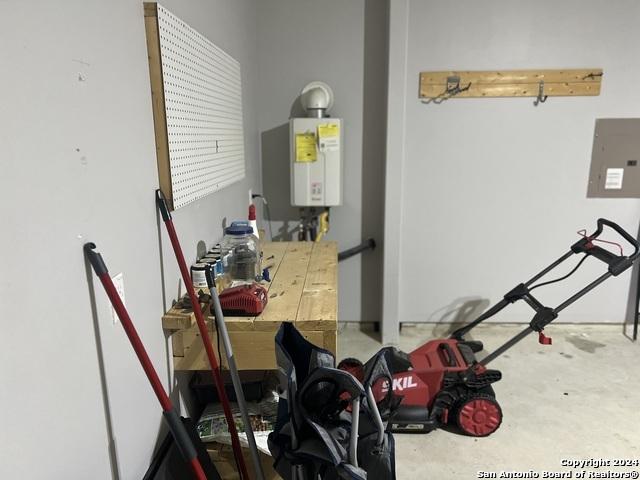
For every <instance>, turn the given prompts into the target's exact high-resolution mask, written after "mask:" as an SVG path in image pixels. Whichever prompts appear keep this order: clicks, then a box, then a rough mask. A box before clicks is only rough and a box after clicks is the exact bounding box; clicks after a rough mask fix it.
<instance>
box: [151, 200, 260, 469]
mask: <svg viewBox="0 0 640 480" xmlns="http://www.w3.org/2000/svg"><path fill="white" fill-rule="evenodd" d="M156 203H157V205H158V208H159V209H160V214H161V215H162V220H163V221H164V224H165V226H166V227H167V233H168V235H169V240H171V245H172V246H173V252H174V253H175V255H176V260H177V261H178V267H179V268H180V274H181V275H182V281H183V282H184V285H185V287H186V289H187V293H188V295H189V299H190V300H191V305H192V306H193V313H194V314H195V316H196V323H197V324H198V330H199V331H200V338H201V340H202V344H203V345H204V349H205V352H206V354H207V359H208V360H209V365H210V367H211V373H212V374H213V381H214V383H215V386H216V390H217V392H218V398H219V399H220V403H221V404H222V410H223V411H224V416H225V418H226V419H227V426H228V428H229V433H230V434H231V447H232V448H233V456H234V457H235V460H236V465H237V467H238V472H239V473H240V478H241V480H242V479H243V480H250V477H249V473H248V471H247V465H246V464H245V461H244V457H243V456H242V447H241V446H240V438H239V436H238V430H237V428H236V424H235V422H234V420H233V414H232V413H231V406H230V405H229V399H228V398H227V393H226V392H225V389H224V382H223V381H222V376H221V375H220V365H219V363H218V360H217V358H216V354H215V352H214V351H213V345H212V344H211V341H210V339H209V333H208V332H207V324H206V322H205V320H204V316H203V315H202V309H201V308H200V302H199V301H198V297H197V296H196V292H195V289H194V288H193V282H192V281H191V275H190V274H189V270H188V269H187V262H186V261H185V259H184V255H183V254H182V247H180V241H179V240H178V234H177V233H176V229H175V227H174V226H173V220H172V219H171V214H170V213H169V208H168V207H167V202H166V201H165V199H164V195H162V192H161V191H160V190H156Z"/></svg>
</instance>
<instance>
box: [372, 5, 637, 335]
mask: <svg viewBox="0 0 640 480" xmlns="http://www.w3.org/2000/svg"><path fill="white" fill-rule="evenodd" d="M638 18H640V4H638V3H637V2H634V1H630V0H627V1H620V2H613V3H612V2H607V1H603V0H589V1H578V0H573V1H565V2H554V1H551V0H542V1H535V2H534V1H522V2H512V1H508V0H500V1H498V0H494V1H491V2H482V3H479V2H474V1H471V0H462V1H459V2H453V3H451V2H449V3H447V2H436V1H424V0H399V1H398V2H396V1H394V2H392V11H391V23H392V29H391V39H390V43H391V55H390V64H391V71H392V74H391V75H392V77H391V80H390V82H391V83H390V85H391V87H390V98H394V99H395V100H397V101H399V102H401V104H400V105H396V106H395V109H394V110H393V111H391V110H390V115H389V120H388V122H389V128H390V129H391V128H392V126H396V128H395V130H394V131H393V132H391V131H390V136H389V141H390V143H389V154H388V156H387V162H388V164H387V173H388V174H389V172H393V175H392V176H388V177H387V207H388V208H387V224H386V228H387V231H386V238H387V251H389V250H390V249H391V245H390V244H389V239H392V240H393V241H394V242H395V243H394V247H396V249H394V250H393V252H392V253H393V258H392V257H390V258H388V259H385V268H386V267H389V270H388V271H391V268H393V267H396V268H397V277H396V276H394V277H393V278H389V277H387V278H386V280H388V281H387V282H385V307H388V308H385V319H384V325H385V327H386V328H385V330H386V333H385V340H387V341H394V340H395V339H396V338H397V336H396V329H397V321H398V320H400V321H403V322H424V321H435V322H439V321H450V320H451V319H453V318H455V317H456V314H457V313H459V307H461V306H462V305H464V304H465V303H466V302H468V301H472V302H475V301H477V300H480V301H481V302H483V301H487V300H491V301H496V300H497V299H499V298H500V297H501V295H503V294H504V293H505V292H506V291H507V290H508V289H509V288H511V287H512V286H513V285H515V284H516V283H518V282H519V281H523V280H525V279H526V277H527V276H529V275H532V274H533V273H535V272H536V271H537V270H539V269H541V268H542V267H543V266H545V265H546V264H547V263H551V261H552V260H553V259H555V258H556V257H558V256H559V255H560V254H562V253H563V251H564V250H566V248H567V247H568V246H569V245H570V244H571V243H573V242H574V241H575V240H576V239H577V238H578V237H577V236H576V235H575V231H576V230H578V229H580V228H583V227H585V228H587V229H593V228H594V227H595V220H596V219H597V218H598V217H600V216H603V217H609V218H611V219H614V220H616V221H618V222H619V223H620V224H621V225H622V226H624V227H625V228H627V229H629V231H631V232H635V231H637V223H638V218H639V215H640V204H639V202H638V201H637V200H628V199H626V200H625V199H620V200H608V199H587V198H586V185H587V178H588V171H589V162H590V157H591V144H592V136H593V128H594V121H595V119H596V118H598V117H638V116H639V113H640V111H639V110H638V105H640V91H639V90H638V89H637V88H636V84H635V80H634V77H636V76H637V75H638V74H640V64H639V63H638V58H640V32H639V31H638V29H637V19H638ZM394 22H395V26H396V27H397V28H395V29H394ZM596 33H597V34H596ZM394 66H395V67H398V68H400V69H401V71H399V72H398V71H396V70H394ZM581 67H602V68H603V69H604V72H605V74H604V78H603V84H602V85H603V86H602V93H601V95H600V96H599V97H574V98H549V99H548V100H547V102H546V103H545V104H542V105H540V106H539V107H537V108H534V107H533V106H532V100H533V99H531V98H520V99H517V98H499V99H461V100H451V101H448V102H445V103H443V104H441V105H424V104H422V103H421V102H420V100H419V99H418V96H417V95H418V92H417V89H418V74H419V72H420V71H424V70H467V69H468V70H493V69H518V68H521V69H535V68H581ZM402 69H404V70H402ZM402 77H404V78H402ZM390 105H391V101H390ZM398 125H401V126H402V125H403V127H402V128H397V126H398ZM392 145H393V146H394V147H392ZM400 186H402V188H400ZM398 193H400V196H399V198H398V197H397V196H395V197H394V195H397V194H398ZM391 197H392V198H393V200H390V198H391ZM389 202H391V203H392V204H393V205H391V204H390V203H389ZM392 207H393V211H390V210H389V209H390V208H392ZM390 216H393V221H390V220H389V219H390ZM596 267H600V268H602V266H601V265H597V264H596V262H595V261H593V262H587V263H586V264H585V274H584V275H579V276H577V278H576V279H575V281H573V282H570V283H569V284H568V285H567V286H565V287H561V288H559V289H556V290H555V292H556V293H553V292H551V291H550V292H549V293H544V294H543V293H542V292H541V298H542V299H543V300H544V301H547V302H548V303H553V302H555V301H558V300H560V299H561V298H562V297H565V296H568V295H569V294H571V293H573V292H574V291H575V289H576V288H577V287H578V285H579V283H580V282H586V281H587V280H588V279H590V278H593V277H594V276H595V275H596V271H598V270H597V268H596ZM396 278H397V280H396ZM629 280H630V274H629V272H627V273H625V274H624V275H623V276H622V277H621V278H619V279H615V280H612V281H610V282H608V283H606V284H604V285H603V286H601V287H599V288H598V290H596V291H595V292H593V293H592V294H591V295H590V296H588V297H586V298H585V299H584V300H582V301H581V302H580V303H578V304H575V305H574V306H572V307H570V308H569V309H567V310H566V312H565V313H563V316H562V317H561V319H562V320H564V321H569V322H622V321H623V320H624V318H625V312H626V305H627V295H628V293H629ZM530 318H531V314H530V310H528V309H527V308H523V309H519V308H515V309H512V310H510V311H509V313H505V315H503V316H502V317H500V319H502V320H503V321H505V320H506V321H519V322H524V321H529V320H530Z"/></svg>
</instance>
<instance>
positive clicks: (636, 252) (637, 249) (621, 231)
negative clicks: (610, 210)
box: [589, 218, 640, 261]
mask: <svg viewBox="0 0 640 480" xmlns="http://www.w3.org/2000/svg"><path fill="white" fill-rule="evenodd" d="M605 225H606V226H607V227H609V228H612V229H613V230H615V231H616V232H617V233H618V234H619V235H620V236H621V237H622V238H624V239H625V240H626V241H627V242H628V243H629V244H631V245H632V246H633V248H634V252H633V254H632V255H631V256H629V259H631V260H632V261H633V260H635V259H636V258H638V255H640V245H639V244H638V241H637V240H636V239H635V238H633V237H632V236H631V235H630V234H629V233H628V232H627V231H626V230H625V229H624V228H622V227H621V226H620V225H618V224H617V223H615V222H612V221H611V220H607V219H606V218H599V219H598V228H597V230H596V231H595V232H593V233H592V234H591V235H590V236H589V239H591V240H593V239H595V238H598V237H599V236H600V234H601V233H602V230H603V227H604V226H605Z"/></svg>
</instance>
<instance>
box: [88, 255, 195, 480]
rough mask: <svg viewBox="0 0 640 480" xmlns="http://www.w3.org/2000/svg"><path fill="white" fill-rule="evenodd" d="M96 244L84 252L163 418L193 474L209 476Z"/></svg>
mask: <svg viewBox="0 0 640 480" xmlns="http://www.w3.org/2000/svg"><path fill="white" fill-rule="evenodd" d="M95 248H96V245H95V244H94V243H86V244H85V245H84V252H85V255H86V256H87V258H88V260H89V263H91V267H92V268H93V271H94V272H95V273H96V275H97V276H98V278H99V279H100V282H102V286H103V287H104V289H105V291H106V292H107V296H108V297H109V301H110V302H111V305H113V309H114V310H115V311H116V313H117V314H118V317H119V318H120V322H121V323H122V327H123V328H124V331H125V332H126V333H127V337H129V341H130V342H131V346H132V347H133V350H134V351H135V352H136V355H137V356H138V360H140V364H141V365H142V369H143V370H144V373H145V374H146V375H147V378H148V379H149V382H150V383H151V388H153V391H154V393H155V394H156V397H158V401H159V402H160V405H161V406H162V410H163V414H164V420H165V422H167V427H169V430H171V434H172V435H173V438H174V439H175V442H176V445H177V446H178V449H179V450H180V453H182V456H183V457H184V459H185V461H186V462H187V463H188V464H189V465H190V466H191V469H192V470H193V474H194V476H195V478H197V479H198V480H207V476H206V475H205V473H204V470H203V469H202V465H201V464H200V461H199V460H198V454H197V452H196V449H195V447H194V446H193V443H192V442H191V438H189V433H188V432H187V430H186V429H185V427H184V425H183V423H182V421H180V416H179V415H178V412H176V409H175V408H174V406H173V404H172V403H171V400H170V399H169V396H168V395H167V392H166V391H165V389H164V387H163V386H162V383H161V382H160V379H159V378H158V374H157V373H156V370H155V368H153V364H152V363H151V359H150V358H149V355H148V354H147V351H146V350H145V348H144V345H143V344H142V341H141V340H140V337H139V336H138V332H137V331H136V328H135V327H134V326H133V322H132V321H131V318H130V317H129V313H128V312H127V309H126V308H125V306H124V304H123V303H122V299H121V298H120V295H118V291H117V290H116V287H115V285H114V284H113V281H112V280H111V277H110V276H109V271H108V270H107V266H106V265H105V263H104V260H103V259H102V255H100V254H99V253H97V252H95V251H94V249H95Z"/></svg>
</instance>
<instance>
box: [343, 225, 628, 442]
mask: <svg viewBox="0 0 640 480" xmlns="http://www.w3.org/2000/svg"><path fill="white" fill-rule="evenodd" d="M604 227H608V228H610V229H612V230H614V231H615V232H616V233H617V234H618V235H620V236H621V237H622V238H624V240H625V241H626V242H627V243H629V244H630V245H632V246H633V248H634V252H633V254H631V255H629V256H625V255H624V254H623V252H622V246H621V245H619V244H617V243H615V242H611V241H609V240H601V239H599V238H598V237H599V236H600V234H601V233H602V232H603V230H604ZM595 242H602V243H606V244H613V245H617V246H618V248H619V250H620V254H619V255H618V254H617V253H614V252H612V251H610V250H606V249H604V248H602V247H600V246H598V245H596V244H595ZM576 254H580V255H583V257H582V259H581V260H580V261H579V262H578V263H577V265H575V266H574V268H573V269H572V270H571V271H570V272H569V273H567V274H566V275H564V276H562V277H560V278H556V279H554V280H550V281H545V282H541V281H540V280H541V278H542V277H544V276H545V275H547V274H548V273H549V272H551V271H552V270H554V269H555V268H556V267H558V266H559V265H560V264H562V263H563V262H564V261H565V260H568V259H569V258H571V257H573V255H576ZM639 256H640V245H639V244H638V241H637V240H636V239H635V238H634V237H633V236H631V235H630V234H629V233H628V232H626V231H625V230H624V229H622V228H621V227H620V226H619V225H617V224H616V223H614V222H611V221H609V220H606V219H603V218H600V219H598V222H597V229H596V231H595V232H594V233H592V234H591V235H586V233H584V234H582V238H581V239H580V240H578V241H577V242H576V243H574V244H573V245H571V248H570V250H569V251H568V252H567V253H565V254H564V255H563V256H561V257H560V258H558V259H557V260H556V261H555V262H553V263H552V264H551V265H549V266H548V267H546V268H545V269H543V270H542V271H541V272H539V273H538V274H536V275H535V276H533V277H532V278H531V279H529V280H528V281H526V282H524V283H520V284H519V285H516V286H515V287H514V288H513V289H512V290H511V291H509V292H507V294H506V295H505V296H504V297H503V298H502V300H500V301H499V302H498V303H496V304H495V305H493V306H492V307H491V308H489V309H488V310H487V311H486V312H484V313H483V314H482V315H480V316H479V317H478V318H476V319H475V320H474V321H473V322H471V323H469V324H468V325H466V326H464V327H462V328H459V329H458V330H456V331H455V332H453V333H452V334H451V337H450V338H448V339H436V340H431V341H428V342H427V343H425V344H424V345H422V346H421V347H418V348H417V349H415V350H414V351H413V352H411V353H410V354H408V355H407V354H404V353H402V352H398V351H397V350H396V351H395V353H394V355H393V356H395V357H396V358H398V360H397V361H396V362H395V363H396V367H395V368H393V370H392V371H393V373H392V375H393V378H392V379H389V380H390V381H391V388H392V389H393V391H394V393H395V394H396V395H398V396H400V397H402V401H401V403H400V406H399V408H398V409H397V410H396V412H395V414H394V415H393V416H392V417H391V419H390V421H389V424H390V427H391V430H392V431H394V432H429V431H431V430H433V429H435V428H439V427H443V426H446V425H449V424H453V425H456V426H457V427H458V429H459V430H461V431H462V432H463V433H465V434H467V435H471V436H476V437H483V436H487V435H490V434H491V433H493V432H495V431H496V430H497V429H498V427H499V426H500V423H501V422H502V411H501V409H500V405H499V404H498V402H497V401H496V398H495V392H494V390H493V387H492V385H493V383H495V382H497V381H499V380H500V379H501V378H502V374H501V373H500V372H499V371H498V370H490V369H488V368H487V365H488V364H489V363H490V362H492V361H493V360H495V359H496V358H498V357H499V356H500V355H502V354H503V353H504V352H506V351H507V350H508V349H510V348H511V347H513V346H514V345H515V344H517V343H518V342H520V341H521V340H523V339H524V338H525V337H527V336H528V335H530V334H531V333H534V332H537V333H538V340H539V342H540V343H541V344H543V345H550V344H551V338H548V337H546V336H545V335H544V333H543V330H544V328H545V327H546V326H547V325H548V324H550V323H551V322H553V321H554V320H555V319H556V318H557V317H558V314H559V313H560V312H561V311H562V310H564V309H565V308H567V307H568V306H569V305H571V304H573V303H574V302H576V301H577V300H579V299H580V298H582V297H583V296H584V295H586V294H587V293H588V292H590V291H591V290H593V289H594V288H595V287H597V286H598V285H600V284H601V283H602V282H604V281H605V280H607V279H608V278H610V277H615V276H618V275H620V274H621V273H623V272H625V271H627V270H628V269H629V268H631V266H632V265H633V263H634V262H635V261H636V260H637V259H638V257H639ZM587 258H595V259H597V260H599V261H601V262H603V263H604V264H606V266H607V270H606V272H604V273H602V274H601V275H600V276H599V277H597V278H596V279H595V280H593V281H592V282H591V283H589V284H588V285H587V286H585V287H584V288H582V289H581V290H579V291H578V292H577V293H575V294H573V295H572V296H571V297H569V298H568V299H567V300H565V301H564V302H562V303H561V304H560V305H558V306H556V307H554V308H551V307H548V306H545V305H543V304H542V303H541V302H540V301H539V300H538V299H537V298H536V297H535V296H534V295H533V294H532V291H533V290H534V289H536V288H539V287H543V286H546V285H549V284H553V283H558V282H561V281H563V280H565V279H566V278H568V277H569V276H571V275H572V274H573V273H574V272H575V271H576V270H578V268H580V266H581V265H582V263H583V262H584V261H585V260H586V259H587ZM520 300H522V301H523V302H525V303H526V304H527V305H529V306H530V307H531V308H532V309H533V311H534V316H533V319H532V320H531V322H530V323H529V325H528V326H527V327H526V328H525V329H524V330H522V331H521V332H520V333H518V334H517V335H515V336H514V337H513V338H512V339H510V340H508V341H507V342H506V343H505V344H504V345H502V346H501V347H499V348H498V349H496V350H494V351H493V352H491V353H489V354H487V355H486V356H484V357H483V358H482V359H481V360H480V361H478V360H477V359H476V353H478V352H480V351H482V350H483V345H482V343H481V342H478V341H472V340H470V341H467V340H465V338H464V336H465V335H466V334H467V333H469V332H470V331H471V330H472V329H473V328H475V327H476V326H477V325H479V324H480V323H482V322H484V321H485V320H487V319H488V318H490V317H493V316H494V315H496V314H497V313H498V312H500V311H501V310H503V309H504V308H505V307H507V306H508V305H510V304H512V303H515V302H517V301H520ZM351 360H352V359H351ZM388 383H389V382H387V384H386V390H385V389H383V392H384V391H387V392H388Z"/></svg>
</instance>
